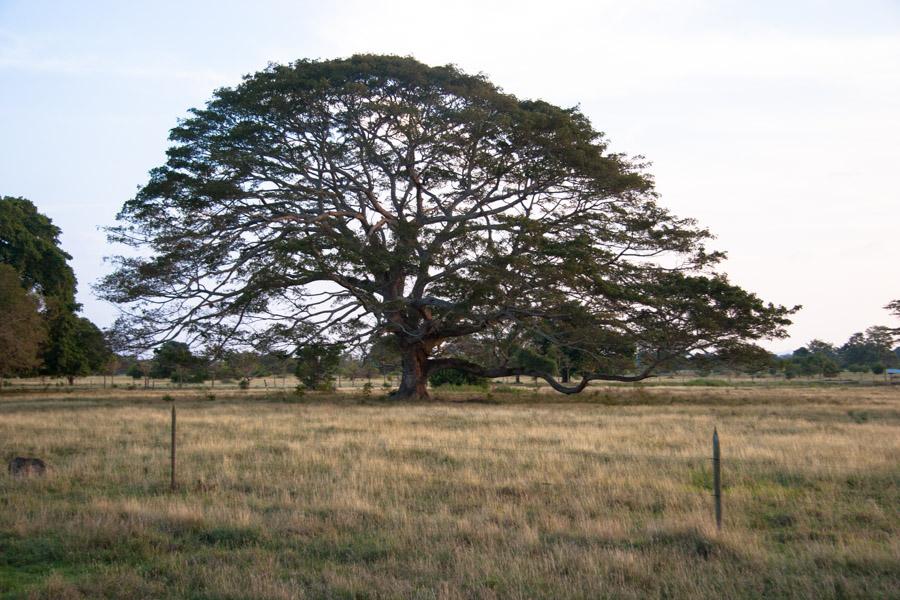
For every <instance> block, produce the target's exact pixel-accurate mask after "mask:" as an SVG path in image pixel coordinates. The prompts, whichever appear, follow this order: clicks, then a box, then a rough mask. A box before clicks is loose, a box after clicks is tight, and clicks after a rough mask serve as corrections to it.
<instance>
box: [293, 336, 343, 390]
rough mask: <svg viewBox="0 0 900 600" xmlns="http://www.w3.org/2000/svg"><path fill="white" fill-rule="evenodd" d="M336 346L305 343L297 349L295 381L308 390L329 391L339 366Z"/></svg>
mask: <svg viewBox="0 0 900 600" xmlns="http://www.w3.org/2000/svg"><path fill="white" fill-rule="evenodd" d="M341 352H342V348H341V346H339V345H336V344H322V343H306V344H304V345H303V346H300V347H299V348H298V349H297V370H296V375H297V379H299V380H300V383H301V384H302V385H303V387H305V388H306V389H308V390H323V389H330V388H331V387H332V386H333V385H334V384H333V382H334V378H335V376H336V375H337V371H338V367H339V366H340V364H341Z"/></svg>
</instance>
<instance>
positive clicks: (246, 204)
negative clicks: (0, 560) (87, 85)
mask: <svg viewBox="0 0 900 600" xmlns="http://www.w3.org/2000/svg"><path fill="white" fill-rule="evenodd" d="M170 140H171V141H172V146H171V147H170V149H169V150H168V160H167V162H166V164H165V165H163V166H161V167H159V168H156V169H154V170H153V171H151V174H150V180H149V182H148V183H147V184H146V185H145V186H144V187H143V188H142V189H140V191H139V192H138V194H137V195H136V197H135V198H133V199H132V200H130V201H128V202H126V203H125V205H124V207H123V209H122V211H121V212H120V214H119V220H120V223H119V225H118V226H117V227H115V228H112V229H111V230H110V231H109V235H110V239H111V241H113V242H117V243H122V244H127V245H130V246H133V247H135V248H137V249H140V250H141V252H140V253H136V254H137V255H135V256H127V257H126V256H123V257H118V258H117V259H116V261H117V267H116V270H115V271H114V272H113V273H112V274H110V275H109V276H108V277H106V278H105V279H104V280H103V281H102V282H101V283H100V284H99V286H98V290H99V291H100V293H101V294H102V296H103V297H105V298H106V299H108V300H111V301H114V302H118V303H122V304H123V305H124V306H125V307H126V316H125V317H123V320H122V321H121V322H120V326H122V327H123V329H125V330H127V331H129V332H130V333H131V337H132V341H133V342H134V343H135V345H140V344H144V345H149V344H151V343H158V342H159V341H161V340H166V339H168V340H172V339H183V340H185V341H187V342H189V343H192V344H193V343H198V344H204V345H222V344H226V343H230V344H246V345H257V346H259V345H266V346H273V347H274V346H281V347H300V348H302V347H305V346H309V345H312V344H319V345H321V344H335V345H337V344H340V345H343V346H344V347H348V348H352V347H361V348H367V347H369V346H370V345H372V344H376V345H377V344H378V343H382V341H383V340H385V339H389V340H391V344H392V345H393V346H394V347H395V348H396V350H397V352H398V353H399V355H400V356H401V359H402V380H401V384H400V389H399V390H398V392H397V394H398V395H399V396H401V397H425V396H427V391H426V383H425V382H426V379H427V376H428V375H429V373H431V372H434V371H435V370H439V369H442V368H448V367H452V368H455V369H459V370H462V371H464V372H467V373H470V374H473V375H477V376H482V377H499V376H505V375H515V374H521V375H531V376H535V377H541V378H543V379H545V380H546V381H548V382H549V383H550V384H551V385H552V386H553V387H554V388H555V389H557V390H559V391H561V392H566V393H573V392H578V391H581V390H582V389H584V387H585V386H586V385H587V383H588V382H590V381H592V380H597V379H600V380H618V381H636V380H640V379H642V378H645V377H648V376H650V375H651V374H652V372H653V370H654V369H655V368H658V367H659V366H660V365H662V364H665V362H666V361H667V360H669V359H671V358H673V357H677V356H684V355H685V354H687V353H691V352H699V351H708V350H714V349H720V348H723V347H727V346H730V345H734V344H737V343H742V342H745V341H747V340H755V339H759V338H763V337H770V336H782V335H784V327H785V325H787V324H788V323H789V320H788V316H789V314H790V313H791V311H792V309H787V308H785V307H782V306H775V305H773V304H770V303H765V302H763V301H762V300H760V299H759V298H758V297H757V296H756V295H754V294H752V293H750V292H747V291H745V290H743V289H741V288H739V287H737V286H735V285H733V284H731V283H730V282H729V281H728V280H727V278H726V277H725V276H724V275H722V274H717V273H716V272H715V271H714V267H715V265H716V264H717V263H718V262H719V261H720V260H721V259H722V258H723V254H722V253H720V252H714V251H709V250H708V249H707V247H706V244H707V242H708V241H709V239H710V237H711V236H710V234H709V232H708V231H707V230H706V229H703V228H702V227H699V226H698V225H697V224H696V223H695V222H694V221H693V220H691V219H685V218H680V217H677V216H675V215H673V214H671V213H670V212H669V211H668V210H666V209H665V208H663V207H661V206H660V205H659V204H658V203H657V195H656V193H655V191H654V188H653V181H652V178H651V176H650V175H649V174H648V173H647V172H646V170H645V165H644V164H643V163H642V161H641V160H640V159H639V158H630V157H628V156H625V155H623V154H617V153H613V152H610V151H609V150H608V147H607V141H606V139H605V137H604V136H603V134H602V133H600V132H599V131H597V130H595V129H594V128H593V126H592V125H591V123H590V122H589V120H588V119H587V117H585V115H584V114H582V113H581V112H580V111H579V110H578V109H577V108H560V107H557V106H554V105H552V104H549V103H547V102H543V101H540V100H522V99H519V98H516V97H515V96H512V95H510V94H507V93H504V92H502V91H501V90H500V89H498V88H497V87H496V86H495V85H493V84H492V83H490V82H489V81H488V80H487V79H486V78H484V77H482V76H473V75H468V74H465V73H463V72H461V71H459V70H458V69H457V68H455V67H453V66H442V67H429V66H426V65H424V64H422V63H419V62H417V61H416V60H414V59H412V58H400V57H394V56H371V55H364V56H354V57H351V58H349V59H339V60H327V61H310V60H300V61H297V62H295V63H292V64H288V65H271V66H269V67H268V68H267V69H265V70H263V71H261V72H258V73H255V74H252V75H249V76H247V77H245V78H244V81H243V82H242V83H241V84H240V85H238V86H236V87H234V88H222V89H219V90H217V91H216V92H215V94H214V97H213V99H212V100H211V101H210V102H209V103H208V104H207V105H206V107H205V108H201V109H194V110H192V111H191V115H190V117H188V118H187V119H185V120H183V121H182V122H181V123H180V124H179V125H178V126H177V127H176V128H174V129H173V130H172V131H171V134H170ZM463 342H468V343H463ZM473 348H476V350H475V351H471V350H472V349H473ZM478 348H481V349H482V350H478ZM483 349H487V351H483ZM548 356H555V357H565V361H566V366H567V373H568V372H569V371H573V372H577V374H578V377H579V378H580V379H579V381H578V383H576V384H574V385H566V384H564V383H562V382H560V381H558V380H557V377H556V375H555V373H556V371H555V370H554V369H550V368H548V366H547V363H548V360H546V357H548ZM541 357H543V359H542V360H536V359H537V358H541ZM551 362H552V361H551Z"/></svg>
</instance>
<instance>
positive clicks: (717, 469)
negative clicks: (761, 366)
mask: <svg viewBox="0 0 900 600" xmlns="http://www.w3.org/2000/svg"><path fill="white" fill-rule="evenodd" d="M173 410H174V409H173ZM712 461H713V497H714V498H715V503H716V529H719V530H721V529H722V473H721V464H722V457H721V454H720V452H719V432H718V431H717V430H716V428H713V458H712Z"/></svg>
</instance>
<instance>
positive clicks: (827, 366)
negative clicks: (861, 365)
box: [822, 358, 841, 378]
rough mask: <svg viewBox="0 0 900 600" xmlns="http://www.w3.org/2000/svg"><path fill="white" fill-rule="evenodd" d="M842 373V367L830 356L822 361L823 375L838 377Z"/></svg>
mask: <svg viewBox="0 0 900 600" xmlns="http://www.w3.org/2000/svg"><path fill="white" fill-rule="evenodd" d="M840 374H841V368H840V367H839V366H838V364H837V363H836V362H834V361H833V360H831V359H830V358H826V359H825V360H824V361H822V375H823V376H824V377H829V378H830V377H837V376H838V375H840Z"/></svg>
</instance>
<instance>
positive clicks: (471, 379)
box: [428, 368, 488, 388]
mask: <svg viewBox="0 0 900 600" xmlns="http://www.w3.org/2000/svg"><path fill="white" fill-rule="evenodd" d="M428 383H430V384H431V386H432V387H440V386H442V385H472V386H475V387H480V388H486V387H487V385H488V380H487V379H485V378H484V377H479V376H478V375H472V374H471V373H467V372H466V371H460V370H459V369H454V368H448V369H441V370H440V371H435V372H434V373H432V374H431V375H429V376H428Z"/></svg>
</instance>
